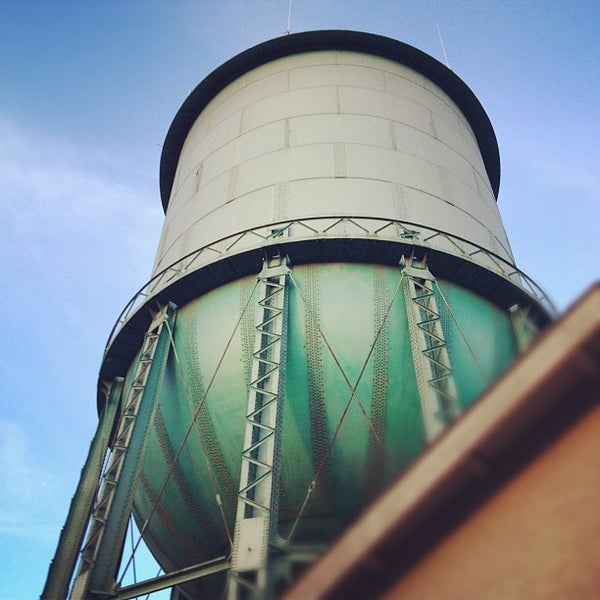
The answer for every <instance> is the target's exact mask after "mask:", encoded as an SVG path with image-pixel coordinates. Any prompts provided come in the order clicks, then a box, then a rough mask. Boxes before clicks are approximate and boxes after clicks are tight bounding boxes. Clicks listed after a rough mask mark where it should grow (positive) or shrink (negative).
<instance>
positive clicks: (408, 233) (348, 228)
mask: <svg viewBox="0 0 600 600" xmlns="http://www.w3.org/2000/svg"><path fill="white" fill-rule="evenodd" d="M318 238H332V239H333V238H335V239H340V238H350V239H352V238H362V239H374V240H382V241H392V242H393V241H396V242H403V243H409V244H413V245H415V246H419V247H422V248H425V249H433V250H439V251H441V252H446V253H448V254H452V255H455V256H460V257H461V258H463V259H464V260H467V261H470V262H472V263H475V264H477V265H479V266H482V267H484V268H486V269H488V270H489V271H492V272H494V273H496V274H497V275H499V276H501V277H503V278H504V279H507V280H509V281H510V282H511V283H513V284H515V285H517V286H519V287H520V288H521V289H523V290H524V291H525V292H526V293H527V294H528V295H529V296H531V297H532V298H533V299H534V300H535V301H537V302H538V303H539V304H541V305H542V306H543V307H544V308H545V309H546V311H547V312H548V313H549V314H550V315H555V314H556V312H557V311H556V308H555V307H554V305H553V304H552V301H551V300H550V299H549V298H548V296H547V295H546V293H545V292H544V291H543V290H542V289H541V288H540V287H539V286H538V285H537V284H536V283H535V282H534V281H533V280H532V279H531V278H530V277H528V276H527V275H526V274H525V273H523V272H522V271H521V270H520V269H518V268H517V267H516V266H515V265H514V264H512V263H511V262H509V261H508V260H506V259H504V258H502V257H501V256H499V255H497V254H495V253H494V252H491V251H490V250H488V249H486V248H483V247H482V246H479V245H477V244H474V243H473V242H470V241H469V240H466V239H464V238H461V237H459V236H456V235H453V234H451V233H448V232H446V231H442V230H439V229H434V228H431V227H427V226H425V225H421V224H418V223H412V222H409V221H399V220H396V219H387V218H380V217H348V216H340V217H308V218H302V219H293V220H286V221H281V222H278V223H270V224H268V225H265V226H261V227H256V228H254V229H247V230H244V231H241V232H237V233H234V234H232V235H229V236H227V237H224V238H221V239H219V240H217V241H215V242H212V243H211V244H208V245H206V246H203V247H202V248H198V249H197V250H194V251H193V252H190V253H189V254H187V255H186V256H184V257H183V258H181V259H179V260H178V261H176V262H174V263H173V264H171V265H169V266H168V267H166V268H165V269H163V270H162V271H160V272H159V273H157V274H156V275H155V276H154V277H153V278H152V279H150V281H148V282H147V283H146V284H145V285H144V286H143V287H142V288H141V289H140V290H139V291H138V292H136V294H135V295H134V296H133V298H131V300H130V301H129V302H128V303H127V305H126V306H125V308H124V309H123V311H122V312H121V314H120V315H119V318H118V319H117V321H116V323H115V325H114V327H113V329H112V331H111V333H110V335H109V338H108V341H107V344H106V349H105V356H106V353H107V352H108V349H109V348H110V346H111V344H112V342H113V341H114V339H115V337H116V336H117V334H118V333H119V331H120V330H121V329H122V327H123V326H124V325H125V323H127V321H128V320H129V319H130V318H131V316H132V315H133V314H134V313H136V312H137V311H138V310H139V309H140V308H141V307H142V306H144V305H145V304H146V302H147V301H148V300H149V299H150V298H152V296H154V295H155V294H156V293H157V292H159V291H160V290H162V289H164V288H165V287H167V286H168V285H170V284H172V283H174V282H175V281H177V280H179V279H181V278H182V277H185V276H186V275H188V274H189V273H191V272H194V271H197V270H198V269H200V268H202V267H204V266H206V265H209V264H212V263H214V262H216V261H217V260H220V259H223V258H226V257H229V256H233V255H236V254H239V253H241V252H244V251H247V250H253V249H256V248H260V247H262V246H267V245H271V244H277V243H281V242H284V243H289V242H299V241H303V240H311V239H318ZM257 242H258V243H257Z"/></svg>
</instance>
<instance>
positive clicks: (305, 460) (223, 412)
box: [99, 31, 551, 571]
mask: <svg viewBox="0 0 600 600" xmlns="http://www.w3.org/2000/svg"><path fill="white" fill-rule="evenodd" d="M499 179H500V165H499V157H498V148H497V144H496V139H495V136H494V132H493V129H492V127H491V124H490V122H489V120H488V118H487V115H486V113H485V111H484V110H483V108H482V107H481V105H480V103H479V102H478V100H477V98H476V97H475V96H474V94H473V93H472V92H471V90H470V89H469V88H468V87H467V86H466V85H465V83H463V82H462V80H460V79H459V77H458V76H457V75H455V74H454V73H453V72H452V71H450V70H449V69H447V68H446V67H445V66H444V65H442V64H440V63H439V62H438V61H436V60H435V59H433V58H431V57H430V56H428V55H426V54H424V53H422V52H420V51H419V50H417V49H415V48H413V47H411V46H408V45H406V44H403V43H401V42H398V41H396V40H392V39H389V38H384V37H381V36H376V35H371V34H366V33H359V32H351V31H314V32H306V33H299V34H294V35H288V36H285V37H282V38H277V39H274V40H271V41H268V42H265V43H263V44H260V45H259V46H256V47H254V48H251V49H249V50H247V51H245V52H243V53H242V54H240V55H238V56H236V57H234V58H232V59H231V60H229V61H228V62H226V63H225V64H223V65H222V66H221V67H219V68H217V69H216V70H215V71H214V72H213V73H211V74H210V75H208V77H206V79H204V81H202V82H201V83H200V84H199V85H198V87H197V88H196V89H195V90H194V91H193V92H192V93H191V94H190V96H189V97H188V98H187V99H186V100H185V102H184V103H183V105H182V107H181V109H180V110H179V112H178V113H177V115H176V116H175V119H174V121H173V123H172V125H171V127H170V129H169V132H168V134H167V137H166V141H165V144H164V148H163V154H162V159H161V171H160V187H161V195H162V200H163V205H164V208H165V214H166V217H165V223H164V228H163V232H162V237H161V240H160V245H159V248H158V251H157V256H156V262H155V265H154V271H153V277H152V279H151V280H150V282H149V283H148V284H147V285H146V286H145V287H144V289H143V290H142V292H141V293H140V294H138V295H137V296H136V297H135V298H134V300H133V301H132V304H131V305H130V306H129V307H128V308H127V310H126V311H125V312H124V314H123V315H122V318H121V319H120V320H119V323H118V324H117V326H116V328H115V330H114V332H113V334H112V335H111V338H110V340H109V344H108V347H107V351H106V355H105V360H104V363H103V365H102V369H101V373H100V380H101V382H103V381H105V380H106V381H110V380H112V379H113V378H114V377H115V376H122V377H124V378H125V383H124V388H123V398H127V397H128V395H130V394H131V393H133V392H132V386H133V385H134V381H133V380H134V378H135V374H136V373H137V372H138V369H137V366H138V362H139V360H140V348H141V346H142V340H143V337H144V333H145V331H146V330H147V329H148V326H149V324H150V320H151V316H150V314H151V313H150V310H149V309H152V310H155V309H157V308H158V307H160V306H164V305H166V304H168V303H171V304H172V305H173V306H174V307H175V308H174V324H173V326H172V331H170V336H171V339H170V349H169V351H168V357H167V359H166V362H165V367H164V369H163V371H162V372H161V374H160V377H159V379H158V381H157V383H156V384H155V389H154V392H155V396H156V400H157V404H156V410H155V413H154V415H153V417H152V419H151V422H150V433H149V435H148V438H147V442H146V445H145V449H144V454H143V459H142V464H141V474H140V485H139V486H138V489H137V491H136V492H135V498H134V504H133V512H134V515H135V517H136V520H137V522H138V524H139V525H140V527H141V528H142V529H143V536H144V539H145V541H146V543H147V545H148V547H149V548H150V550H151V551H152V553H153V554H154V555H155V556H156V558H157V560H158V562H159V563H160V565H161V566H162V567H163V568H164V569H165V570H166V571H172V570H174V569H178V568H182V567H186V566H189V565H193V564H198V563H201V562H204V561H208V560H210V559H212V558H214V557H217V556H220V555H227V554H228V553H229V552H231V547H232V539H233V545H234V546H235V543H236V539H238V538H237V537H236V536H238V531H237V529H236V527H238V525H239V523H237V521H239V520H240V518H243V517H244V510H242V512H241V513H240V512H239V510H240V509H239V503H240V500H239V496H238V493H239V492H240V490H242V492H244V484H243V483H241V481H242V479H243V477H245V476H246V475H248V474H250V475H248V476H250V477H252V473H254V474H256V469H260V468H261V464H262V463H261V464H259V462H260V461H259V460H258V459H253V458H252V457H251V456H250V455H251V451H248V456H250V458H248V460H247V462H248V464H247V465H246V466H244V464H245V463H244V459H243V456H245V454H244V453H245V452H246V450H247V449H248V448H251V447H252V445H253V444H255V442H256V440H254V441H253V439H250V440H249V439H248V438H245V436H246V432H247V427H248V425H247V420H248V418H249V414H250V413H252V412H253V411H252V409H249V396H251V395H252V394H253V386H252V383H251V382H252V381H253V378H256V377H258V378H260V368H259V372H258V373H259V375H258V376H257V375H256V372H255V371H254V370H255V369H256V368H257V367H256V363H257V360H258V362H259V363H260V360H259V359H257V344H258V347H259V350H258V352H260V351H261V350H260V348H264V347H266V346H267V345H268V343H267V342H265V340H267V338H268V336H269V335H271V332H270V330H269V331H268V332H267V333H265V332H264V331H265V330H263V329H260V328H261V327H263V326H264V323H263V325H261V323H262V322H264V321H265V316H264V315H265V312H264V311H265V308H264V303H263V299H264V298H263V297H262V296H261V289H262V288H261V287H260V284H261V281H262V282H263V283H264V282H265V281H266V282H267V284H268V283H269V282H272V281H273V280H274V279H275V278H274V277H271V276H269V275H268V273H267V276H266V277H262V278H261V273H263V272H264V271H263V267H264V265H265V264H268V263H269V261H270V260H273V259H277V260H278V261H279V262H278V264H280V265H284V266H285V269H286V272H285V276H284V277H285V283H284V286H285V294H286V295H285V298H286V299H285V304H284V305H283V308H282V313H281V314H282V315H283V316H281V320H280V321H279V325H278V327H279V334H278V335H281V336H283V337H282V338H281V340H285V343H284V342H283V341H281V342H280V343H281V348H282V354H281V360H280V362H279V363H277V365H276V366H277V369H278V371H277V372H278V377H279V381H280V384H279V385H280V388H278V389H280V394H279V402H280V406H281V408H280V412H279V413H278V415H279V416H278V417H277V419H278V420H277V425H276V430H277V432H278V437H277V441H276V442H275V446H274V450H273V451H272V455H273V457H274V459H273V460H274V461H275V463H274V464H275V467H274V469H276V470H275V471H274V473H276V481H274V482H273V489H274V490H275V492H276V493H275V495H274V496H273V498H275V500H274V502H275V503H276V505H277V507H276V508H277V510H276V512H273V514H276V515H277V518H276V523H275V524H274V525H273V524H272V525H271V527H272V528H273V529H274V531H275V536H274V537H273V536H272V538H271V539H278V540H285V543H283V542H282V547H284V546H285V544H288V545H290V544H305V545H317V544H324V543H328V542H329V541H331V539H333V538H334V537H335V536H336V535H338V534H339V533H340V532H341V531H343V529H344V528H345V527H346V526H348V524H349V523H351V522H352V520H353V519H354V518H356V516H357V515H358V514H359V512H360V511H361V510H362V509H363V508H364V507H365V506H366V504H367V503H368V502H369V501H370V500H371V499H372V498H374V497H375V496H376V495H377V494H378V493H379V492H381V491H382V490H383V489H384V488H385V487H386V485H388V484H389V483H390V482H391V481H392V480H393V479H394V478H395V477H397V476H398V475H399V474H400V473H401V472H402V471H403V470H404V469H406V467H407V466H408V465H410V463H411V462H412V461H414V459H415V458H416V457H417V456H418V455H419V454H420V453H421V452H422V451H423V449H424V448H425V447H426V445H427V444H428V443H430V442H431V441H432V440H434V439H435V437H436V436H437V435H439V434H440V433H441V432H442V431H443V429H444V428H445V427H446V426H447V425H448V424H450V423H451V422H452V420H453V419H455V418H456V417H458V416H459V415H460V413H461V412H462V411H464V410H465V409H467V408H468V406H469V405H470V404H471V403H472V402H473V401H474V400H475V399H476V398H477V396H478V395H479V394H480V393H481V392H482V391H483V390H484V389H485V388H486V387H487V386H488V385H489V384H490V382H492V381H493V380H494V378H495V377H497V376H498V375H499V374H500V373H501V372H502V371H503V370H504V369H506V368H507V366H508V365H509V364H510V362H511V361H512V360H513V358H514V357H515V356H516V354H517V353H518V351H519V350H520V349H522V348H523V347H524V346H525V345H526V344H527V343H528V340H529V339H530V338H531V337H532V336H533V335H534V334H535V332H536V331H537V330H538V329H539V328H540V327H542V326H543V325H544V324H545V323H546V322H547V321H548V320H549V319H550V315H551V310H550V308H549V306H548V303H547V301H546V299H545V297H544V296H543V294H542V293H541V292H540V290H539V289H538V288H537V287H536V286H535V284H533V282H531V281H530V280H529V279H528V278H527V277H526V276H525V275H524V274H523V273H521V272H520V271H519V270H518V269H517V268H516V266H515V262H514V258H513V256H512V253H511V250H510V246H509V242H508V239H507V237H506V233H505V231H504V228H503V225H502V222H501V219H500V215H499V212H498V209H497V205H496V197H497V194H498V188H499ZM278 339H279V338H278ZM261 344H262V345H261ZM259 358H260V357H259ZM261 364H262V368H263V370H264V369H265V368H267V369H268V368H271V367H270V366H269V365H270V363H268V361H263V362H262V363H261ZM273 364H275V363H273ZM265 365H267V366H265ZM259 367H260V365H259ZM260 394H262V396H261V397H262V398H263V400H264V397H266V396H265V395H264V394H265V393H264V392H260ZM260 394H259V396H260ZM99 397H100V403H101V404H102V402H103V399H102V398H103V397H102V395H100V396H99ZM261 407H262V404H261V405H260V407H259V408H258V409H256V410H257V411H258V410H262V408H261ZM250 416H252V414H250ZM136 434H137V430H134V433H133V435H134V436H135V435H136ZM261 460H262V459H261ZM253 461H254V462H253ZM245 469H246V472H247V473H246V475H244V476H243V475H242V474H243V473H244V470H245ZM241 478H242V479H241ZM243 481H246V480H245V479H243ZM244 493H245V492H244ZM251 502H252V498H250V499H248V498H247V499H246V505H247V506H249V505H250V504H251ZM273 510H274V511H275V508H273ZM236 511H237V515H238V516H237V517H236ZM240 515H241V517H240ZM239 535H241V536H243V535H244V532H243V531H242V532H241V533H239ZM234 554H235V550H234ZM234 558H235V557H234ZM240 560H241V559H240ZM244 560H245V559H244Z"/></svg>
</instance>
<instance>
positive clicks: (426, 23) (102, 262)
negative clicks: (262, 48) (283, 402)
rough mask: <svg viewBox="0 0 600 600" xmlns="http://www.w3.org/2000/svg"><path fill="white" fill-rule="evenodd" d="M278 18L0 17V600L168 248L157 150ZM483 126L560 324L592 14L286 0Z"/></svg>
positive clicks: (587, 157) (581, 164)
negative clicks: (447, 75) (420, 75)
mask: <svg viewBox="0 0 600 600" xmlns="http://www.w3.org/2000/svg"><path fill="white" fill-rule="evenodd" d="M287 14H288V0H256V1H254V0H246V1H241V0H238V1H233V0H221V1H220V2H213V1H208V0H195V1H193V2H192V1H185V0H183V1H176V0H173V1H170V2H169V1H166V0H163V1H159V0H143V1H142V0H140V1H132V0H130V1H123V2H118V1H117V0H104V1H99V0H98V1H95V2H94V1H91V0H90V1H84V0H80V1H75V0H71V1H67V0H47V1H42V0H37V1H33V0H20V1H17V0H12V1H11V0H0V184H1V188H0V202H1V210H0V274H1V278H0V286H1V287H0V289H1V292H2V299H3V304H2V313H1V314H2V317H1V319H0V323H1V324H2V336H1V340H2V341H1V343H0V481H1V485H0V598H3V599H6V600H18V599H30V598H35V597H37V596H38V595H39V593H40V592H41V589H42V587H43V583H44V581H45V576H46V572H47V568H48V563H49V560H50V558H51V556H52V555H53V552H54V549H55V546H56V542H57V539H58V534H59V531H60V528H61V526H62V524H63V521H64V518H65V515H66V511H67V508H68V503H69V501H70V499H71V496H72V493H73V491H74V489H75V485H76V482H77V478H78V476H79V471H80V468H81V466H82V464H83V461H84V458H85V455H86V452H87V447H88V444H89V441H90V439H91V437H92V435H93V432H94V428H95V424H96V413H95V397H96V378H97V373H98V368H99V366H100V360H101V356H102V351H103V347H104V344H105V341H106V338H107V336H108V334H109V332H110V329H111V328H112V325H113V323H114V321H115V320H116V318H117V317H118V315H119V313H120V311H121V309H122V308H123V307H124V306H125V304H126V303H127V301H128V300H129V298H130V297H131V296H132V295H133V294H134V292H135V291H136V290H137V289H138V288H140V287H141V286H142V285H143V284H144V283H145V282H146V280H147V279H148V277H149V274H150V269H151V267H152V262H153V258H154V251H155V248H156V245H157V242H158V238H159V235H160V228H161V224H162V209H161V205H160V200H159V194H158V164H159V158H160V151H161V144H162V143H163V140H164V136H165V134H166V131H167V129H168V127H169V125H170V123H171V120H172V118H173V116H174V115H175V113H176V111H177V110H178V108H179V106H180V105H181V103H182V101H183V100H184V99H185V97H186V96H187V94H188V93H189V92H190V91H191V90H192V88H193V87H195V85H196V84H197V83H198V82H199V81H200V80H201V79H202V78H203V77H204V76H206V75H207V74H208V73H209V72H210V71H212V70H213V69H214V68H216V67H217V66H218V65H219V64H221V63H222V62H224V61H225V60H227V59H228V58H230V57H231V56H233V55H235V54H237V53H238V52H241V51H242V50H244V49H246V48H248V47H250V46H252V45H254V44H257V43H259V42H262V41H264V40H266V39H269V38H272V37H276V36H279V35H282V34H284V33H285V30H286V27H287ZM437 25H439V27H440V30H441V32H442V35H443V38H444V43H445V47H446V52H447V56H448V61H449V63H450V66H451V68H452V69H453V70H454V71H455V72H456V73H457V74H458V75H459V76H460V77H461V78H462V79H463V80H464V81H465V82H466V83H467V84H468V85H469V86H470V87H471V89H472V90H473V91H474V92H475V94H476V95H477V96H478V98H479V99H480V101H481V102H482V104H483V106H484V108H485V109H486V111H487V112H488V115H489V117H490V119H491V121H492V124H493V126H494V128H495V131H496V135H497V137H498V142H499V146H500V155H501V161H502V180H501V185H500V197H499V207H500V211H501V213H502V215H503V219H504V224H505V227H506V230H507V232H508V235H509V238H510V240H511V243H512V246H513V250H514V253H515V256H516V259H517V264H518V265H519V267H520V268H521V269H522V270H524V271H525V272H526V273H528V274H529V275H530V276H531V277H533V279H534V280H536V281H537V282H538V283H539V284H540V285H541V286H542V287H543V288H544V289H545V290H546V291H547V292H548V293H549V294H550V296H551V297H552V298H553V300H554V301H555V303H556V304H557V306H558V307H559V309H560V310H561V311H562V310H564V308H565V307H566V306H568V305H569V304H570V302H571V301H572V300H573V299H575V298H576V297H577V296H578V295H580V294H581V293H582V292H583V291H584V290H585V289H586V288H587V287H588V286H589V285H590V283H592V282H593V281H594V280H597V279H598V274H599V269H598V257H599V256H600V241H599V238H600V235H599V233H598V226H599V224H600V192H599V190H600V175H599V169H598V167H599V165H600V160H599V158H600V157H599V154H600V152H599V147H598V140H599V139H600V116H599V110H600V109H599V107H600V49H599V43H598V37H597V36H598V31H599V29H600V4H599V3H597V2H591V1H590V2H585V1H581V0H580V1H577V0H572V1H571V2H549V1H538V2H529V1H527V0H520V1H504V2H492V1H465V0H462V1H461V0H458V1H454V2H451V1H443V0H439V1H437V2H436V1H431V2H427V1H400V0H387V1H386V0H362V1H355V0H345V1H342V0H337V1H327V0H292V12H291V30H292V32H298V31H303V30H309V29H327V28H339V29H356V30H364V31H370V32H373V33H379V34H382V35H387V36H390V37H394V38H397V39H400V40H402V41H404V42H407V43H409V44H412V45H414V46H417V47H418V48H420V49H421V50H424V51H425V52H427V53H429V54H431V55H432V56H434V57H436V58H438V59H439V60H443V53H442V49H441V46H440V42H439V38H438V32H437Z"/></svg>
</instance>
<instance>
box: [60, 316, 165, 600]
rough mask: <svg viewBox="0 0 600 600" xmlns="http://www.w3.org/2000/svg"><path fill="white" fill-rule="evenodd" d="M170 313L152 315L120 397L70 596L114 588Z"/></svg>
mask: <svg viewBox="0 0 600 600" xmlns="http://www.w3.org/2000/svg"><path fill="white" fill-rule="evenodd" d="M174 318H175V308H174V306H173V305H167V306H164V307H163V308H162V309H161V310H160V311H159V312H158V313H157V314H156V315H155V316H154V319H153V321H152V323H151V325H150V327H149V329H148V331H147V332H146V335H145V337H144V343H143V345H142V349H141V352H140V357H139V361H138V364H137V366H136V368H135V371H134V376H133V379H132V383H131V389H130V390H129V392H128V393H127V396H126V398H125V399H124V401H123V406H122V409H121V416H120V420H119V425H118V428H117V433H116V435H115V438H114V440H113V444H112V453H111V457H110V461H109V465H108V468H107V470H106V473H105V474H104V476H103V479H102V487H101V489H100V495H99V497H98V501H97V503H96V506H95V508H94V511H93V513H92V516H91V522H90V527H89V532H88V536H87V539H86V542H85V544H84V546H83V549H82V551H81V560H80V564H79V571H78V573H77V576H76V578H75V581H74V584H73V589H72V591H71V598H72V600H87V599H88V598H90V597H91V593H90V590H91V589H94V590H103V591H107V592H112V591H114V588H115V578H116V574H117V569H118V567H119V562H120V558H121V549H122V547H123V542H124V539H125V534H126V531H127V524H128V520H129V515H130V513H131V507H132V504H133V496H134V491H135V485H136V483H137V480H138V478H139V472H140V469H141V465H142V461H143V457H144V452H145V447H146V442H147V439H148V433H149V431H150V426H151V424H152V422H153V419H154V415H155V413H156V409H157V405H158V402H157V399H158V390H159V389H160V383H161V381H162V377H163V374H164V371H165V368H166V364H167V358H168V355H169V348H170V343H169V335H168V331H167V328H166V327H165V324H166V322H167V321H170V323H171V325H172V322H173V321H174ZM134 430H135V435H134Z"/></svg>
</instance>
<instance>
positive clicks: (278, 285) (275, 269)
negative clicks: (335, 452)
mask: <svg viewBox="0 0 600 600" xmlns="http://www.w3.org/2000/svg"><path fill="white" fill-rule="evenodd" d="M289 273H290V270H289V267H288V265H287V259H286V257H284V256H274V257H272V258H267V259H265V261H264V264H263V269H262V271H261V273H260V275H259V276H258V278H259V286H258V288H259V300H258V322H257V325H256V329H255V342H254V352H253V358H252V376H251V382H250V389H249V394H248V409H247V415H246V429H245V436H244V449H243V451H242V466H241V473H240V485H239V492H238V504H237V513H236V523H235V531H234V538H233V548H232V560H231V562H232V568H231V572H230V579H229V600H239V599H241V598H253V599H258V598H261V599H263V598H269V597H270V595H271V592H270V587H271V585H272V581H271V580H272V577H271V576H270V574H269V568H268V567H269V564H268V563H269V548H270V546H271V545H272V544H273V542H274V541H275V538H276V534H277V531H276V530H277V504H278V476H279V453H280V439H281V414H282V405H283V392H284V374H285V355H286V343H287V322H288V302H289V299H288V291H287V288H288V286H287V279H288V274H289Z"/></svg>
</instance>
